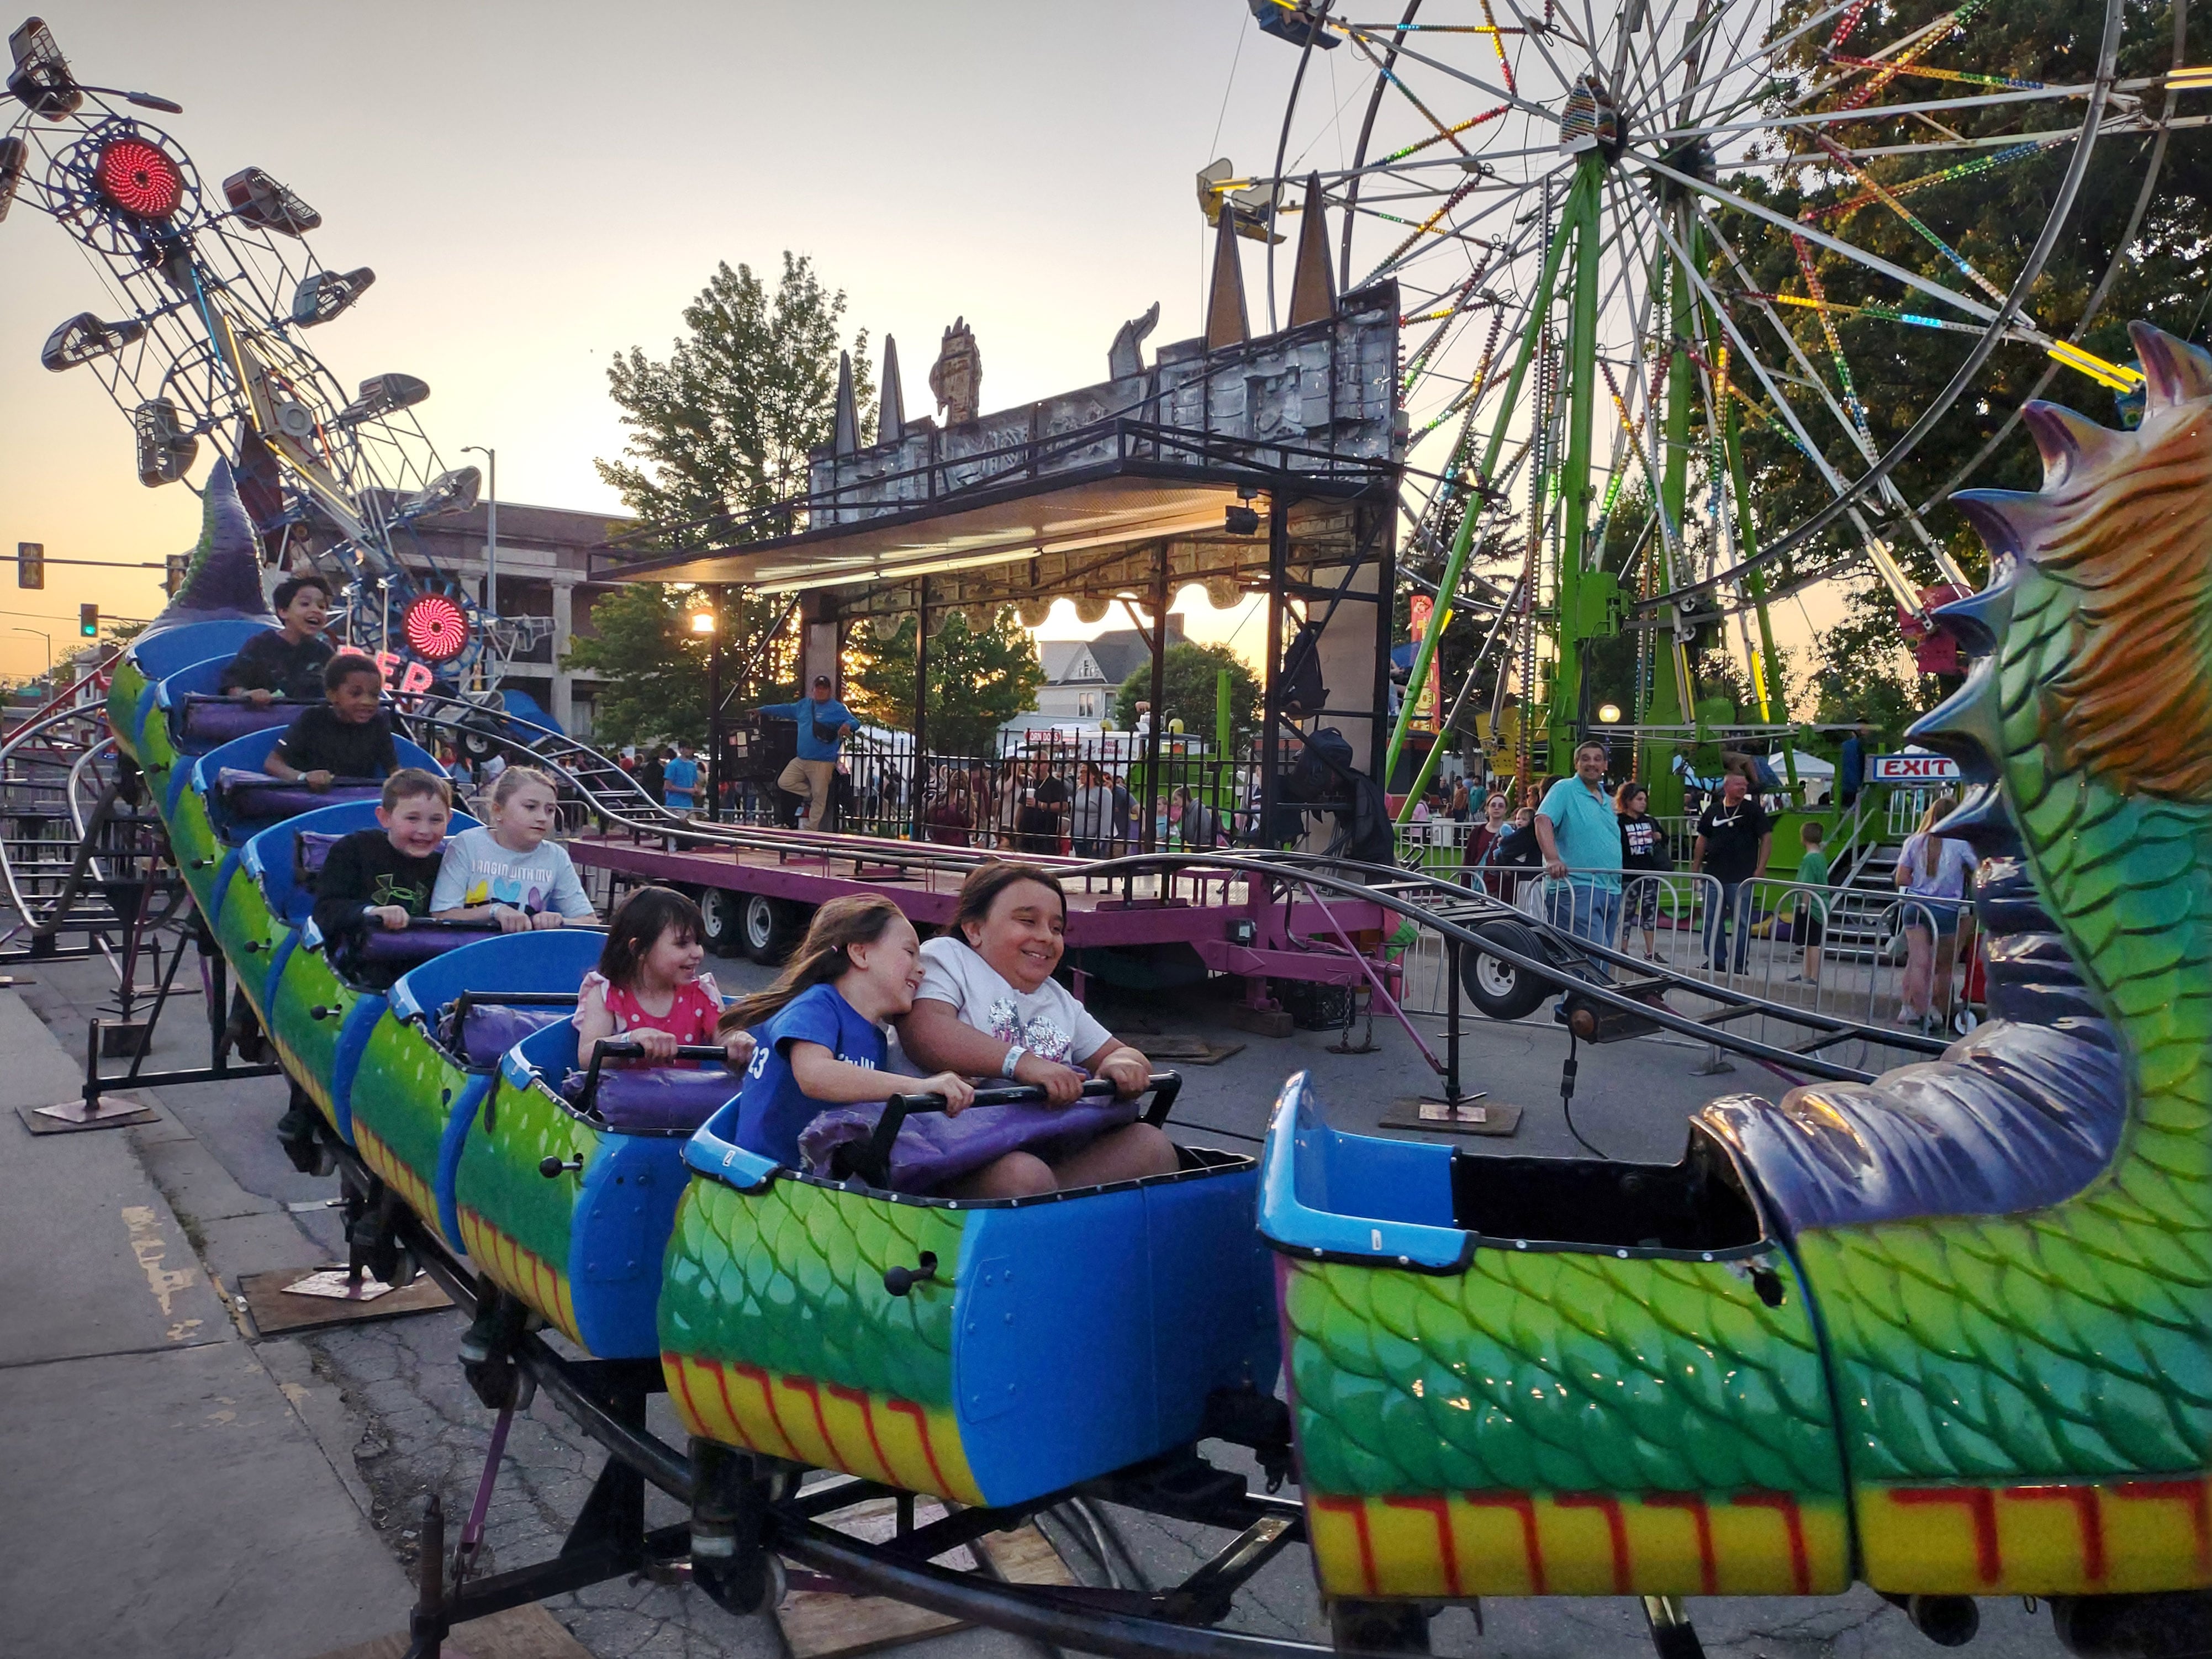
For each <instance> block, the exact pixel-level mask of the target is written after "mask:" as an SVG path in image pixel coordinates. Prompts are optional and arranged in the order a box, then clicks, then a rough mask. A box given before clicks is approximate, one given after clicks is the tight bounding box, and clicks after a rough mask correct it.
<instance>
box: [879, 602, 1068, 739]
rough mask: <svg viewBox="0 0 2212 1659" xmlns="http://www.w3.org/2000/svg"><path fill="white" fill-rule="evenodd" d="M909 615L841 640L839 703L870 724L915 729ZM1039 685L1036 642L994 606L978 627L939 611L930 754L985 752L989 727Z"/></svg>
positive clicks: (933, 647)
mask: <svg viewBox="0 0 2212 1659" xmlns="http://www.w3.org/2000/svg"><path fill="white" fill-rule="evenodd" d="M914 671H915V620H914V618H913V617H907V618H906V619H905V620H904V621H903V622H902V623H900V624H899V629H898V632H897V633H896V634H894V635H891V637H890V639H888V640H881V641H879V640H878V639H877V638H876V637H875V635H873V634H872V633H869V632H867V631H866V629H858V630H855V632H854V636H853V637H852V638H851V639H850V640H849V641H848V642H847V644H846V647H845V679H846V685H847V688H848V690H847V695H846V702H847V704H848V706H849V707H850V708H852V710H853V712H854V714H858V715H860V718H861V719H863V720H866V721H868V722H869V723H870V724H871V725H874V726H886V727H888V728H890V730H892V731H894V732H911V731H913V730H914ZM1042 684H1044V669H1043V667H1042V665H1041V664H1039V662H1038V661H1037V653H1036V641H1035V640H1033V639H1032V638H1031V637H1030V634H1029V631H1028V630H1027V629H1024V628H1023V627H1022V626H1021V624H1020V623H1018V622H1017V621H1016V620H1015V617H1014V613H1013V612H1012V611H1011V610H1008V609H1004V608H1001V609H1000V610H999V611H996V612H994V614H993V616H992V617H991V621H990V625H989V626H988V627H987V628H985V629H982V630H981V632H978V631H976V630H975V629H972V628H970V627H969V624H968V619H967V617H964V616H963V615H962V614H961V613H960V612H959V611H950V612H947V613H945V617H944V621H943V623H942V624H941V625H940V626H939V629H937V631H936V632H935V633H934V634H933V635H931V636H930V641H929V730H928V732H927V743H928V745H929V748H930V750H931V751H932V752H933V753H935V754H951V755H985V754H988V753H990V752H991V750H992V749H993V747H994V744H993V734H994V732H997V730H998V729H999V727H1000V725H1001V724H1003V723H1004V722H1005V721H1007V720H1012V718H1013V717H1014V716H1015V715H1017V714H1020V713H1021V712H1022V711H1023V710H1024V709H1025V708H1029V707H1030V704H1031V703H1032V702H1035V701H1036V694H1037V689H1038V688H1039V687H1040V686H1042Z"/></svg>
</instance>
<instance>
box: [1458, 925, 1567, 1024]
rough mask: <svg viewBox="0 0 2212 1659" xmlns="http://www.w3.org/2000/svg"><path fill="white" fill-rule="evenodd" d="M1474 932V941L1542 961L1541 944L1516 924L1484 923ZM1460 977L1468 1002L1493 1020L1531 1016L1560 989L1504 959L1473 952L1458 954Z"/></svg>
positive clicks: (1553, 982)
mask: <svg viewBox="0 0 2212 1659" xmlns="http://www.w3.org/2000/svg"><path fill="white" fill-rule="evenodd" d="M1474 931H1475V935H1476V937H1477V938H1480V939H1490V940H1492V941H1493V942H1495V943H1496V944H1497V945H1499V946H1500V947H1502V948H1503V949H1504V950H1508V951H1512V952H1513V953H1514V954H1515V955H1516V956H1522V957H1534V958H1535V959H1536V960H1537V961H1539V962H1541V961H1543V960H1544V946H1543V945H1542V943H1541V941H1540V940H1539V939H1537V937H1536V935H1535V934H1534V933H1532V932H1530V931H1529V930H1528V928H1526V927H1522V925H1521V924H1520V923H1519V922H1517V921H1486V922H1484V923H1483V924H1482V925H1481V926H1480V927H1477V928H1476V929H1475V930H1474ZM1459 977H1460V984H1461V985H1462V987H1464V988H1465V990H1466V992H1467V996H1468V1001H1470V1002H1472V1003H1473V1004H1474V1006H1476V1007H1478V1008H1480V1010H1482V1012H1484V1013H1486V1014H1487V1015H1489V1016H1490V1018H1492V1019H1520V1018H1524V1017H1526V1016H1527V1015H1529V1014H1533V1013H1534V1012H1536V1005H1537V1004H1538V1003H1540V1002H1541V1001H1543V1000H1544V999H1545V998H1546V997H1547V996H1549V995H1551V994H1553V993H1554V992H1556V991H1557V990H1558V989H1559V982H1558V981H1556V980H1551V979H1545V978H1540V977H1539V976H1538V975H1534V974H1530V973H1525V972H1523V971H1522V969H1518V968H1516V967H1515V966H1514V965H1513V964H1512V963H1510V962H1508V961H1506V960H1505V959H1504V957H1494V956H1492V955H1491V954H1490V952H1489V951H1484V950H1480V949H1474V948H1468V949H1465V950H1462V951H1461V952H1460V973H1459Z"/></svg>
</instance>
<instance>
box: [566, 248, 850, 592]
mask: <svg viewBox="0 0 2212 1659" xmlns="http://www.w3.org/2000/svg"><path fill="white" fill-rule="evenodd" d="M844 314H845V294H844V290H843V289H839V290H838V291H837V292H836V293H835V294H832V293H829V292H828V291H827V290H825V289H823V286H822V283H821V282H820V280H819V279H818V278H817V276H815V274H814V265H813V262H812V261H811V260H810V259H808V258H805V257H804V256H794V255H793V254H792V253H790V252H786V253H785V254H784V256H783V276H782V279H781V281H780V282H779V283H777V284H776V289H775V295H774V297H773V299H771V298H770V296H769V292H768V290H767V289H766V288H765V287H764V286H763V284H762V283H761V280H760V279H759V278H758V277H757V276H755V275H754V274H753V271H752V267H751V266H750V265H739V266H738V268H737V269H736V270H731V269H730V267H729V265H728V264H726V263H725V264H720V265H717V266H716V267H715V268H714V276H713V277H711V278H710V279H709V280H708V283H707V286H706V287H705V288H704V289H702V290H700V293H699V296H698V298H696V300H694V301H692V302H691V303H690V305H689V306H687V307H685V308H684V327H685V328H686V329H688V330H690V334H689V336H688V337H685V338H682V339H679V340H678V341H676V342H675V343H674V344H673V345H672V346H671V349H670V351H669V355H668V358H667V361H665V362H654V361H653V359H651V358H649V357H647V356H646V355H645V353H644V351H643V350H642V349H640V348H638V347H636V346H632V347H631V348H630V349H629V352H628V353H627V354H626V355H624V354H618V355H617V356H616V358H615V360H614V362H612V363H611V364H610V365H609V366H608V368H607V385H608V387H609V389H610V391H611V392H612V393H613V396H614V400H615V402H616V403H617V404H618V405H620V407H621V409H622V411H623V416H622V421H623V425H624V426H626V427H628V428H629V433H630V435H629V441H628V443H627V445H626V446H625V449H626V454H627V456H628V459H623V460H619V461H605V460H602V461H595V462H593V463H592V465H595V466H596V467H598V468H599V477H602V478H603V479H605V481H606V482H607V483H610V484H611V485H613V486H614V487H615V489H617V490H619V491H621V492H622V498H623V505H624V506H626V507H629V510H630V511H631V512H633V513H635V514H636V515H637V516H638V518H639V519H640V520H642V521H643V522H644V523H645V525H646V526H647V527H648V532H649V533H648V535H647V536H646V537H645V538H641V539H642V541H643V543H644V544H646V545H651V546H658V547H665V548H676V547H707V546H723V545H726V544H729V543H732V542H737V541H750V540H754V539H757V538H759V537H761V536H763V535H781V534H782V533H784V532H786V531H787V530H789V529H790V528H791V527H792V526H789V525H787V524H782V523H779V522H759V521H756V522H750V523H747V522H740V521H739V520H742V519H743V517H744V515H746V514H758V513H765V512H766V511H767V510H768V509H769V508H771V507H774V506H775V505H776V503H778V502H780V501H786V500H787V499H789V498H790V497H792V496H794V495H800V494H803V493H804V492H805V488H806V453H807V451H809V450H810V449H813V448H817V447H819V446H821V445H823V444H825V443H827V442H829V439H830V435H831V432H832V428H833V425H834V422H835V421H836V399H837V355H838V348H837V339H838V334H837V325H838V322H839V319H842V317H843V315H844ZM852 349H853V377H854V389H855V392H856V394H857V398H858V402H859V405H860V414H861V417H862V419H861V424H862V428H863V429H866V425H867V421H868V416H869V414H870V411H872V410H873V409H874V407H875V384H874V382H873V380H872V379H871V378H870V376H869V374H868V369H867V356H868V336H867V331H866V330H862V331H860V333H859V334H858V335H856V336H854V340H853V348H852Z"/></svg>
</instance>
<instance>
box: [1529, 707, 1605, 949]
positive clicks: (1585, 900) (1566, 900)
mask: <svg viewBox="0 0 2212 1659" xmlns="http://www.w3.org/2000/svg"><path fill="white" fill-rule="evenodd" d="M1605 761H1606V751H1605V745H1604V744H1601V743H1584V744H1580V745H1579V746H1578V747H1577V749H1576V750H1575V775H1574V776H1572V777H1571V778H1561V779H1560V780H1559V781H1558V782H1557V783H1555V784H1553V786H1552V788H1551V793H1548V794H1547V795H1546V796H1545V797H1544V804H1543V805H1541V806H1539V807H1538V808H1537V809H1536V840H1537V842H1539V843H1540V844H1541V846H1542V848H1543V849H1544V873H1545V875H1546V876H1547V877H1548V878H1550V879H1549V880H1548V881H1547V883H1546V884H1545V897H1546V901H1547V905H1548V908H1549V909H1550V911H1551V921H1552V926H1553V927H1557V928H1559V929H1561V930H1562V931H1564V932H1565V933H1572V934H1573V935H1574V936H1575V937H1576V938H1577V939H1588V940H1589V941H1590V943H1592V944H1593V945H1611V944H1612V943H1613V929H1614V927H1616V925H1618V923H1619V922H1620V815H1619V814H1618V813H1616V812H1615V811H1613V801H1612V799H1611V798H1610V797H1608V796H1607V794H1606V793H1605Z"/></svg>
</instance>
